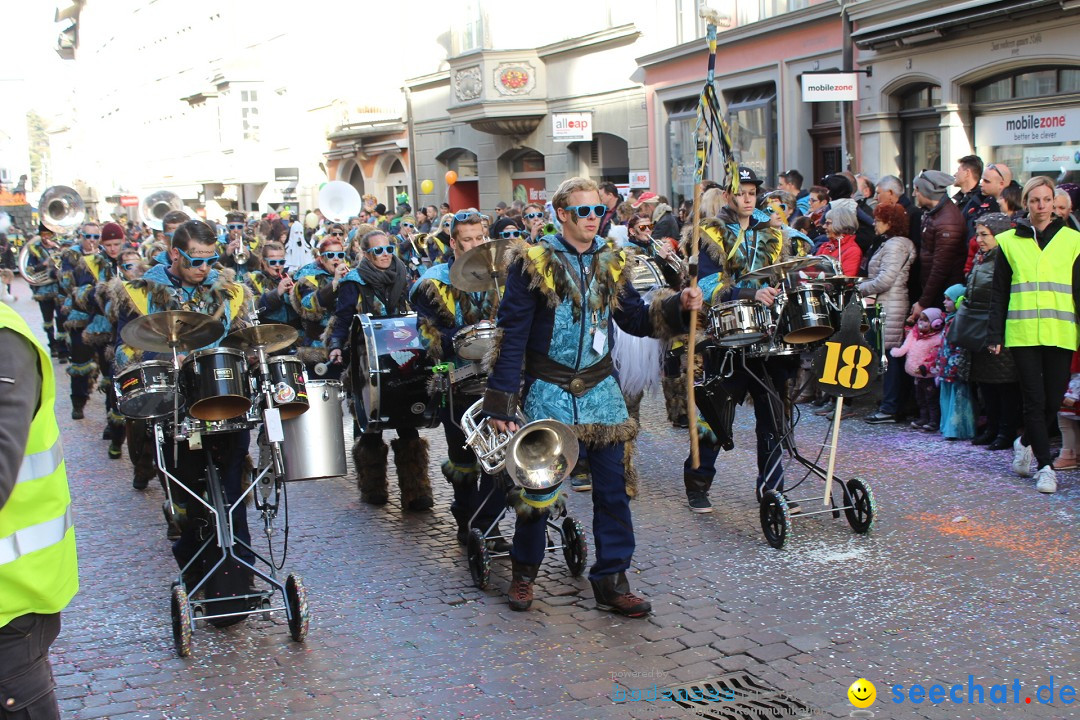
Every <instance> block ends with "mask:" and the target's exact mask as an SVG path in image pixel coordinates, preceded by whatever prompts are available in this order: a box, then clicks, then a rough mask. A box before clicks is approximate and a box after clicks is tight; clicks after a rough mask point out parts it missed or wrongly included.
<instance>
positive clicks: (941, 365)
mask: <svg viewBox="0 0 1080 720" xmlns="http://www.w3.org/2000/svg"><path fill="white" fill-rule="evenodd" d="M954 322H956V313H950V314H949V315H948V316H946V318H945V326H944V327H943V328H942V331H941V345H940V346H939V347H938V354H937V360H936V362H935V365H934V368H933V370H932V372H933V375H934V377H939V378H941V380H942V382H967V380H968V376H969V374H970V370H971V353H970V352H968V351H967V350H965V349H964V348H962V347H960V346H958V345H954V344H953V343H951V342H949V328H951V327H952V324H953V323H954Z"/></svg>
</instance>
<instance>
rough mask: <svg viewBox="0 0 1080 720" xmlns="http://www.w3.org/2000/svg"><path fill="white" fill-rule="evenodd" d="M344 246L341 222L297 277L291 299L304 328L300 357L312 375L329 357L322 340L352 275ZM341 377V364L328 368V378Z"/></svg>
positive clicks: (298, 272)
mask: <svg viewBox="0 0 1080 720" xmlns="http://www.w3.org/2000/svg"><path fill="white" fill-rule="evenodd" d="M344 243H345V229H344V228H343V227H341V225H338V224H337V223H335V224H333V225H331V226H330V232H329V233H328V234H327V236H326V237H325V238H324V239H323V241H322V242H320V243H319V254H318V257H317V258H315V261H314V262H311V263H308V264H307V265H305V266H304V267H302V268H300V269H299V270H297V271H296V274H295V275H294V276H293V280H294V282H295V284H294V285H293V288H292V292H291V293H290V296H289V299H290V302H291V303H292V307H293V310H295V311H296V312H297V314H298V315H299V316H300V323H301V326H302V332H301V334H300V339H299V340H298V341H297V351H296V357H298V358H299V359H300V360H301V361H302V362H303V363H304V365H305V366H306V367H307V370H308V373H309V374H313V373H314V371H315V365H316V364H319V363H325V362H326V360H327V357H328V355H327V349H326V346H325V345H324V344H323V340H322V337H323V334H324V333H325V332H326V328H327V326H328V325H329V324H330V317H331V315H332V314H333V312H334V307H335V306H336V297H337V291H338V286H339V285H340V283H341V280H342V279H343V278H344V277H345V276H346V275H347V274H348V272H349V265H348V263H346V262H345V257H346V253H345V244H344ZM340 375H341V366H340V365H330V366H328V368H327V375H326V378H327V379H330V380H337V379H338V378H339V377H340Z"/></svg>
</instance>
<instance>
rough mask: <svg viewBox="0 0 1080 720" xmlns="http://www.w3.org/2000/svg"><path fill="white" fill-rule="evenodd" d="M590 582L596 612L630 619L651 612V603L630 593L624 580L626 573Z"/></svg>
mask: <svg viewBox="0 0 1080 720" xmlns="http://www.w3.org/2000/svg"><path fill="white" fill-rule="evenodd" d="M591 582H592V587H593V594H594V595H595V596H596V609H597V610H605V611H608V612H613V613H617V614H619V615H625V616H626V617H631V618H640V617H645V616H646V615H648V614H649V613H650V612H652V603H650V602H649V601H648V600H646V599H645V598H643V597H639V596H637V595H635V594H634V593H632V592H630V582H629V581H628V580H627V579H626V573H621V572H620V573H616V574H614V575H605V576H604V577H602V578H600V579H599V580H593V581H591Z"/></svg>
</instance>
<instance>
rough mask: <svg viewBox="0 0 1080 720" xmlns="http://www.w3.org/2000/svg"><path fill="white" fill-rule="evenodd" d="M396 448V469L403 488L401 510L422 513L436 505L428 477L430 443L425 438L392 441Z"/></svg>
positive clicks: (391, 443) (399, 483) (399, 482)
mask: <svg viewBox="0 0 1080 720" xmlns="http://www.w3.org/2000/svg"><path fill="white" fill-rule="evenodd" d="M390 445H391V446H392V447H393V448H394V467H395V468H397V476H398V487H399V488H401V509H402V510H412V511H414V512H422V511H424V510H430V509H431V508H432V506H433V505H434V504H435V499H434V497H432V494H431V478H429V477H428V442H427V440H425V439H424V438H420V437H417V438H397V439H396V440H391V441H390Z"/></svg>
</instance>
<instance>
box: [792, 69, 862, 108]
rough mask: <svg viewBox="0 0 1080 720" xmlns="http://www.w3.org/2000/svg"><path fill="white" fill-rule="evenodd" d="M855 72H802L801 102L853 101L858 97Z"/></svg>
mask: <svg viewBox="0 0 1080 720" xmlns="http://www.w3.org/2000/svg"><path fill="white" fill-rule="evenodd" d="M857 77H858V75H857V74H856V73H803V76H802V99H803V102H854V101H856V100H858V99H859V86H858V84H857V80H856V78H857Z"/></svg>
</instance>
